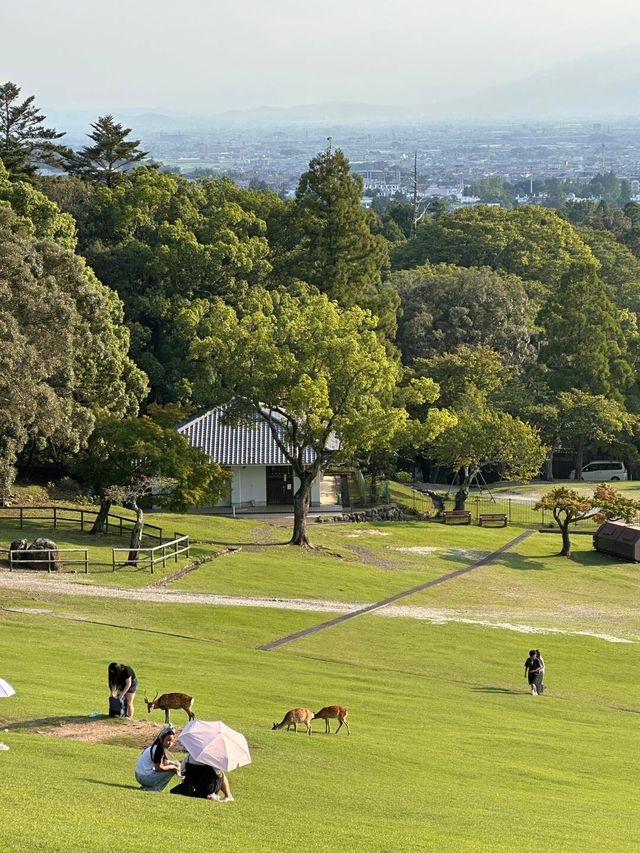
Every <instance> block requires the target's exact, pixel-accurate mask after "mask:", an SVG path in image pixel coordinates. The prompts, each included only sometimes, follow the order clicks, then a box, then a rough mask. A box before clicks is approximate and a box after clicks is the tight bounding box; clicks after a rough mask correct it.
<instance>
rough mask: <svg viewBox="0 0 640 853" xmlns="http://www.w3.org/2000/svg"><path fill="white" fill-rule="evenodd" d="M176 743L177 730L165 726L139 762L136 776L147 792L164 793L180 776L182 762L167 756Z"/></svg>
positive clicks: (170, 726)
mask: <svg viewBox="0 0 640 853" xmlns="http://www.w3.org/2000/svg"><path fill="white" fill-rule="evenodd" d="M175 742H176V730H175V728H174V727H173V726H172V725H167V726H164V727H163V728H162V729H160V731H159V732H158V737H157V738H156V739H155V740H154V742H153V743H152V744H151V746H148V747H147V748H146V749H145V750H144V751H143V753H142V754H141V756H140V758H139V759H138V761H137V764H136V769H135V776H136V781H137V782H138V784H139V785H140V786H141V787H142V788H143V790H145V791H164V789H165V788H166V787H167V785H168V784H169V782H170V781H171V780H172V779H173V777H174V776H175V775H176V774H177V775H180V762H179V761H175V760H174V759H172V758H170V757H169V756H168V755H167V752H168V751H169V750H170V749H171V747H172V746H173V745H174V743H175Z"/></svg>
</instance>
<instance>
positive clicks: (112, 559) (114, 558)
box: [111, 548, 116, 572]
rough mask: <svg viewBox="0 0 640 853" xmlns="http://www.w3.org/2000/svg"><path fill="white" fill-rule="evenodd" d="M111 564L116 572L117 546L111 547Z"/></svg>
mask: <svg viewBox="0 0 640 853" xmlns="http://www.w3.org/2000/svg"><path fill="white" fill-rule="evenodd" d="M111 565H112V570H113V571H114V572H115V570H116V549H115V548H112V549H111Z"/></svg>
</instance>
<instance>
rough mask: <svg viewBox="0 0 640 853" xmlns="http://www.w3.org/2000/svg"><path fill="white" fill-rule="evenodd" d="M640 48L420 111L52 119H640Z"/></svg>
mask: <svg viewBox="0 0 640 853" xmlns="http://www.w3.org/2000/svg"><path fill="white" fill-rule="evenodd" d="M638 92H640V45H632V46H629V47H628V48H625V49H622V50H616V51H611V52H608V53H599V54H590V55H589V56H584V57H581V58H579V59H574V60H570V61H567V62H563V63H560V64H559V65H554V66H553V67H551V68H548V69H545V70H544V71H539V72H537V73H536V74H532V75H530V76H528V77H524V78H521V79H516V80H511V81H508V82H505V83H501V84H499V85H497V86H491V87H490V88H486V89H483V90H481V91H478V92H476V93H474V94H469V95H465V96H464V97H460V98H454V99H450V100H442V101H438V102H435V103H430V104H422V105H416V106H390V105H382V104H365V103H357V102H356V103H352V102H342V101H330V102H326V103H317V104H304V105H300V106H294V107H269V106H264V107H258V108H253V109H244V110H227V111H225V112H221V113H217V114H211V115H209V116H207V115H204V114H202V113H200V114H198V115H186V114H180V113H178V112H176V111H166V112H165V111H163V112H157V111H154V110H153V109H147V110H139V109H138V110H135V109H132V108H126V109H116V108H114V109H111V110H105V109H102V110H98V109H96V110H95V111H90V110H86V109H85V110H64V111H62V110H50V111H49V119H50V120H51V121H52V123H55V124H56V125H57V126H59V127H64V128H66V129H67V131H68V133H69V137H75V136H76V134H77V133H78V132H80V131H82V132H83V133H84V132H86V130H87V129H88V127H89V124H90V122H92V121H95V119H96V117H97V116H98V114H99V113H100V114H104V113H105V112H112V113H113V115H115V116H116V118H117V119H118V120H120V121H122V122H123V123H126V124H129V125H131V127H133V129H134V132H135V133H149V132H157V131H168V132H171V131H175V132H180V131H186V130H197V129H207V128H212V127H215V126H220V125H237V126H243V125H247V126H254V127H258V126H261V125H262V126H271V125H273V126H276V125H280V126H284V125H288V124H316V125H317V124H322V125H326V124H336V125H345V124H360V123H384V122H398V123H403V122H404V123H411V122H419V121H435V122H437V121H456V120H458V121H464V120H492V119H495V120H509V119H546V118H553V119H572V118H585V119H598V118H608V117H610V118H613V117H622V116H628V117H630V116H638V115H640V100H639V98H638Z"/></svg>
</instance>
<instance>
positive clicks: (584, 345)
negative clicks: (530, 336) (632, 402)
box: [538, 264, 635, 402]
mask: <svg viewBox="0 0 640 853" xmlns="http://www.w3.org/2000/svg"><path fill="white" fill-rule="evenodd" d="M538 321H539V324H540V326H542V328H543V330H544V337H543V343H542V346H541V349H540V358H539V360H540V362H541V363H542V364H544V365H545V366H546V367H547V368H548V370H549V371H550V372H549V383H550V385H551V386H552V387H553V389H554V390H556V391H569V390H571V389H572V388H577V389H579V390H580V391H585V392H587V393H589V394H603V395H604V396H605V397H610V398H612V399H614V400H617V401H618V402H623V400H624V396H625V392H626V391H628V389H630V387H631V385H632V383H633V381H634V374H635V370H634V363H633V361H634V359H633V356H632V354H631V353H630V351H629V346H628V342H627V339H626V336H625V330H624V328H623V326H622V323H621V316H620V311H619V310H618V309H617V308H616V307H615V305H614V304H613V302H612V301H611V299H610V298H609V295H608V292H607V288H606V287H605V285H604V284H603V283H602V282H601V281H600V279H599V278H598V276H597V274H596V272H595V269H594V268H593V267H592V266H591V265H590V264H573V265H572V266H571V267H570V269H569V270H568V271H567V272H566V273H565V274H564V275H563V276H562V278H561V279H560V281H559V283H558V284H557V285H556V287H555V288H554V289H553V290H552V291H551V294H550V296H549V298H548V300H547V301H546V303H545V305H544V306H543V308H542V310H541V312H540V315H539V318H538Z"/></svg>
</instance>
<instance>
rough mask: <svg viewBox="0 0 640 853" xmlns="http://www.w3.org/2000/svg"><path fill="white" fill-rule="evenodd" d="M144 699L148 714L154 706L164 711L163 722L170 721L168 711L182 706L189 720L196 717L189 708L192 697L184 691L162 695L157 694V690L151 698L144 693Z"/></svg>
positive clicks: (191, 703)
mask: <svg viewBox="0 0 640 853" xmlns="http://www.w3.org/2000/svg"><path fill="white" fill-rule="evenodd" d="M144 701H145V702H146V705H147V711H148V713H149V714H150V713H151V712H152V711H153V709H154V708H159V709H160V710H161V711H164V721H165V723H169V722H170V720H169V711H170V710H172V709H173V710H174V709H177V708H182V710H183V711H184V712H185V713H186V714H187V716H188V717H189V720H195V718H196V715H195V714H194V713H193V711H192V710H191V706H192V705H193V697H192V696H187V694H186V693H163V694H162V696H158V692H157V691H156V695H155V696H154V698H153V699H151V700H149V699H148V698H147V694H146V693H145V695H144Z"/></svg>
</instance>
